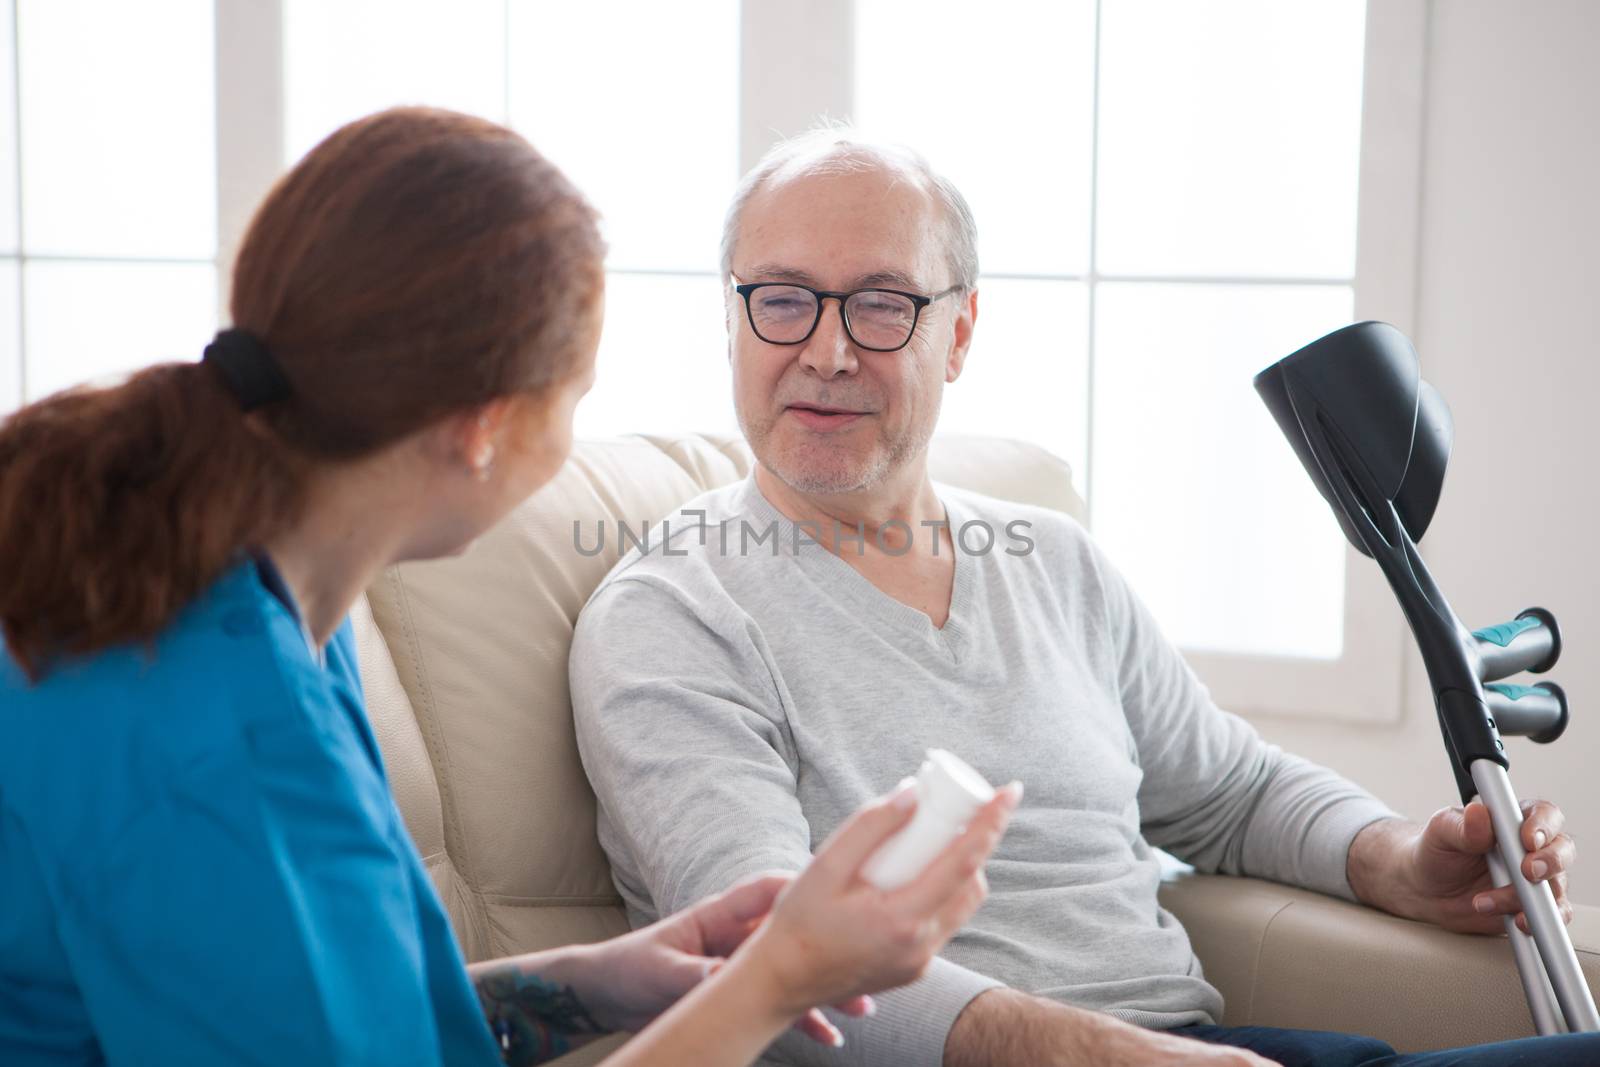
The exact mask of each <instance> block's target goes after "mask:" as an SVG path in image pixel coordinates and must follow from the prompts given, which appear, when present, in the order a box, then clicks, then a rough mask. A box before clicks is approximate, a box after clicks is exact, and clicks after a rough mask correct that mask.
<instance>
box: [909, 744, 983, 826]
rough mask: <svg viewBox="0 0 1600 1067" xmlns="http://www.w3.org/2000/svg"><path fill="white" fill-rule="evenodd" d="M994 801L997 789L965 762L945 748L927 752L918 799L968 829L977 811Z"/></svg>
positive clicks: (922, 768)
mask: <svg viewBox="0 0 1600 1067" xmlns="http://www.w3.org/2000/svg"><path fill="white" fill-rule="evenodd" d="M993 799H994V787H993V786H991V785H990V784H989V783H988V782H986V781H984V780H983V775H981V774H979V773H978V772H977V771H975V770H973V769H972V768H971V767H969V766H968V765H967V764H966V763H965V762H964V761H963V760H962V759H960V758H959V757H958V756H956V755H954V754H953V753H950V752H946V751H945V750H944V749H942V748H930V749H928V758H927V760H925V761H924V762H923V764H922V767H921V769H920V770H918V771H917V800H918V802H920V803H925V804H933V805H935V806H936V807H937V808H938V810H939V812H940V814H943V815H945V816H946V817H947V818H950V819H953V820H954V821H955V822H956V823H958V824H960V825H962V826H965V825H966V822H967V820H968V819H970V818H972V815H973V813H974V812H976V811H977V810H978V809H979V808H981V807H983V806H984V805H985V804H987V803H989V801H991V800H993Z"/></svg>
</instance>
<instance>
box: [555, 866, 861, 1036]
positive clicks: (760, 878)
mask: <svg viewBox="0 0 1600 1067" xmlns="http://www.w3.org/2000/svg"><path fill="white" fill-rule="evenodd" d="M794 877H795V876H794V875H792V874H787V873H772V874H763V875H756V876H755V877H753V878H749V879H746V880H745V881H742V882H740V883H738V884H736V885H735V886H733V887H732V888H731V889H728V890H727V891H725V892H722V893H719V894H717V895H716V896H714V897H709V898H707V899H706V900H703V901H701V902H700V903H699V904H696V905H694V906H693V907H690V908H686V909H684V910H683V911H680V912H678V913H677V914H676V915H673V916H670V917H669V918H666V919H662V920H661V921H660V922H657V923H654V924H652V925H650V926H646V927H642V928H640V929H638V930H635V931H634V932H633V933H631V934H624V935H623V936H621V937H617V938H613V939H612V940H610V941H606V942H602V943H601V944H597V945H593V946H590V947H589V949H588V951H589V953H590V960H589V966H588V967H587V968H585V970H586V972H587V973H586V976H585V977H586V978H587V980H586V981H584V983H583V984H584V988H585V996H584V1001H585V1003H586V1004H587V1005H588V1006H589V1009H590V1012H591V1014H592V1015H593V1016H594V1017H595V1018H596V1019H597V1020H598V1021H599V1022H600V1023H602V1024H603V1025H604V1026H605V1027H606V1028H607V1029H610V1030H626V1031H629V1032H637V1031H639V1030H642V1029H643V1028H644V1027H645V1025H646V1024H647V1023H649V1022H650V1020H651V1019H654V1018H655V1017H656V1016H657V1015H659V1014H660V1013H661V1012H663V1011H665V1010H667V1008H669V1007H671V1006H672V1005H673V1004H674V1003H675V1002H676V1001H677V1000H678V998H679V997H682V996H683V995H684V994H685V993H687V992H688V991H689V990H691V989H693V988H694V987H695V986H696V985H698V984H699V983H700V982H701V981H702V980H703V979H704V978H706V977H707V976H708V975H710V974H712V973H714V972H715V971H716V970H718V969H719V968H720V967H721V966H722V964H723V962H724V961H725V960H726V958H727V957H728V956H730V955H732V954H733V952H734V950H735V949H737V948H738V947H739V946H740V945H741V944H742V943H743V942H744V940H745V938H747V937H749V936H750V934H751V932H752V931H754V930H755V929H756V928H757V927H758V926H759V925H760V924H761V921H762V920H763V919H765V918H766V916H767V914H768V912H770V911H771V910H772V904H773V901H774V900H775V899H776V898H777V896H778V894H779V893H780V892H782V890H783V889H784V887H785V886H787V885H788V884H789V883H790V882H791V881H793V880H794ZM835 1006H836V1007H837V1008H838V1009H839V1010H840V1011H843V1012H844V1013H845V1014H847V1015H866V1014H869V1013H870V1012H871V1011H872V1002H871V1000H870V998H867V997H855V998H851V999H849V1000H845V1001H843V1002H841V1003H839V1004H837V1005H835ZM795 1028H796V1029H798V1030H800V1031H801V1032H803V1033H805V1034H807V1035H809V1036H810V1037H812V1038H814V1039H816V1040H817V1041H820V1042H822V1043H823V1044H827V1045H831V1044H834V1043H835V1042H836V1040H837V1034H838V1031H837V1030H836V1029H835V1028H834V1026H833V1024H831V1023H829V1022H828V1021H827V1019H826V1018H825V1017H824V1016H823V1014H822V1013H821V1012H820V1011H817V1010H815V1009H812V1010H810V1011H807V1012H806V1013H805V1014H804V1015H802V1016H801V1017H800V1019H799V1020H798V1021H797V1022H796V1023H795Z"/></svg>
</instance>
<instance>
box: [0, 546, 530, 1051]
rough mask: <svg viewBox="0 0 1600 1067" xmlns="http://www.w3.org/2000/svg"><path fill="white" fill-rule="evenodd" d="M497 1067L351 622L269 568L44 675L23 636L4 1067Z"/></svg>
mask: <svg viewBox="0 0 1600 1067" xmlns="http://www.w3.org/2000/svg"><path fill="white" fill-rule="evenodd" d="M104 1062H111V1063H160V1064H183V1063H229V1064H233V1063H239V1064H256V1063H259V1064H275V1065H282V1064H288V1065H292V1067H308V1065H311V1064H322V1063H339V1064H366V1063H372V1064H378V1063H382V1064H385V1065H386V1067H387V1065H394V1064H413V1063H417V1064H420V1063H429V1064H435V1063H448V1064H492V1063H498V1062H499V1057H498V1056H497V1055H496V1051H495V1047H494V1043H493V1041H492V1040H491V1038H490V1036H489V1029H488V1027H487V1025H486V1024H485V1022H484V1018H483V1013H482V1011H481V1009H480V1007H479V1003H478V1000H477V997H476V995H475V994H474V992H473V990H472V987H471V984H470V983H469V981H468V979H467V976H466V970H465V966H464V964H463V961H462V958H461V953H460V950H459V949H458V947H457V946H456V943H455V940H454V938H453V937H452V936H451V932H450V927H449V923H448V921H447V919H446V917H445V913H444V909H443V908H442V907H441V906H440V903H439V898H438V896H437V894H436V893H435V892H434V889H433V886H432V884H431V882H430V881H429V879H428V875H427V872H426V871H425V870H424V869H423V866H422V863H421V860H420V859H419V858H418V856H417V852H416V848H415V847H414V846H413V845H412V843H411V838H410V837H409V836H408V835H407V833H406V830H405V826H404V824H403V823H402V821H401V818H400V814H399V812H398V811H397V810H396V808H395V805H394V800H393V798H392V797H391V795H390V793H389V787H388V783H387V781H386V779H385V777H384V772H383V764H382V761H381V758H380V756H379V754H378V746H377V743H376V741H375V740H374V738H373V735H372V729H371V727H370V726H369V725H368V723H367V718H366V714H365V711H364V706H363V703H362V697H361V680H360V677H359V675H358V673H357V666H356V649H355V639H354V636H353V634H352V632H351V629H350V624H349V622H348V621H346V622H345V624H344V625H343V626H341V627H340V628H339V631H338V633H337V634H335V636H334V638H333V640H332V641H331V642H330V643H329V645H328V648H327V650H326V664H325V665H324V664H321V663H318V662H317V657H315V656H314V655H313V653H312V652H311V650H310V649H309V648H308V646H307V643H306V639H305V636H304V633H303V631H302V630H301V626H300V621H299V618H298V616H297V614H296V612H295V608H294V604H293V600H292V598H291V597H290V596H289V594H288V592H287V590H286V589H285V588H284V587H283V584H282V582H281V580H280V579H279V578H278V577H277V573H276V571H275V570H273V569H272V567H271V565H270V564H269V563H266V562H265V561H262V562H247V563H242V564H240V565H239V566H237V567H235V568H234V569H232V570H231V571H229V572H228V573H227V574H225V575H224V576H223V577H222V578H221V579H220V580H219V581H217V582H216V583H215V584H214V585H213V586H212V587H211V588H210V589H209V590H208V591H207V592H206V593H205V594H204V595H202V596H201V597H200V598H199V599H198V600H197V601H196V602H195V603H193V604H191V605H190V606H189V607H188V608H186V609H185V610H184V611H183V613H182V614H181V615H180V616H179V617H178V618H177V619H176V620H175V621H174V622H173V623H172V624H171V625H170V626H169V627H168V628H167V629H166V631H165V632H163V633H162V634H161V635H160V636H159V638H158V639H157V641H156V643H155V645H154V651H153V654H152V652H151V650H150V649H148V648H119V649H112V650H109V651H105V652H102V653H99V654H97V655H94V656H91V657H87V658H83V659H79V660H74V661H70V662H68V663H66V664H64V665H62V666H60V667H58V668H56V669H55V670H54V671H52V672H51V673H50V674H48V675H47V676H46V677H45V679H44V680H43V681H42V682H41V683H40V684H39V685H37V686H30V685H29V684H28V682H27V680H26V678H25V677H24V676H23V674H22V672H21V670H20V669H19V668H18V667H17V665H16V663H15V661H14V660H12V659H11V657H10V655H9V654H6V653H4V650H3V647H0V1064H5V1065H7V1067H21V1065H23V1064H35V1063H48V1064H60V1063H104Z"/></svg>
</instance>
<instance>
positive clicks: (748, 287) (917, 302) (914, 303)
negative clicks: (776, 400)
mask: <svg viewBox="0 0 1600 1067" xmlns="http://www.w3.org/2000/svg"><path fill="white" fill-rule="evenodd" d="M780 287H781V288H784V289H804V290H805V291H806V292H808V293H810V294H811V295H812V296H813V297H815V298H816V301H817V316H816V318H814V319H812V320H811V328H810V329H809V330H807V331H806V332H805V336H803V337H800V338H798V339H797V340H794V341H769V340H767V339H766V338H765V337H762V336H761V328H760V327H759V326H757V325H756V317H755V312H754V311H752V310H751V309H750V294H751V293H753V292H755V291H756V290H757V289H776V288H780ZM965 288H966V286H963V285H952V286H951V287H950V288H948V289H945V290H943V291H941V292H937V293H934V294H933V295H932V296H923V295H922V294H921V293H908V292H906V291H905V290H904V289H885V288H883V287H882V286H876V285H869V286H867V287H865V288H862V289H851V290H850V291H849V292H844V293H836V292H831V291H829V290H827V289H813V288H811V286H809V285H801V284H800V283H799V282H745V283H743V284H741V285H735V286H734V287H733V291H734V292H736V293H738V294H739V295H740V296H741V297H743V298H744V317H745V318H746V319H747V320H749V323H750V329H751V330H752V331H753V332H754V333H755V335H756V338H757V339H758V340H760V341H762V342H763V343H765V344H769V345H803V344H805V343H806V342H807V341H809V340H811V335H812V334H814V333H816V332H817V326H818V324H820V323H821V322H822V302H823V301H824V300H827V299H829V298H832V299H834V300H837V301H839V321H841V322H843V323H844V332H845V334H846V336H848V337H849V338H850V343H851V344H853V345H855V346H856V347H857V348H860V349H864V350H866V351H868V352H898V351H900V350H901V349H902V348H904V347H905V346H906V345H908V344H910V343H911V339H912V338H913V337H915V336H916V334H917V323H919V322H921V321H922V309H923V308H925V307H927V306H928V305H929V304H931V303H933V302H934V301H935V300H942V299H944V298H945V297H947V296H949V295H950V294H951V293H959V292H961V291H962V290H963V289H965ZM857 293H891V294H893V295H894V296H903V297H905V298H906V299H907V300H909V301H911V307H912V312H911V328H910V329H909V330H907V331H906V339H905V340H904V341H901V342H900V343H899V344H897V345H895V346H894V347H893V348H877V347H875V346H873V345H865V344H862V343H861V341H860V339H859V338H857V337H856V332H855V331H854V330H852V329H851V328H850V316H849V315H848V314H846V312H845V310H844V307H845V302H846V301H847V300H849V299H850V298H851V297H852V296H855V295H856V294H857Z"/></svg>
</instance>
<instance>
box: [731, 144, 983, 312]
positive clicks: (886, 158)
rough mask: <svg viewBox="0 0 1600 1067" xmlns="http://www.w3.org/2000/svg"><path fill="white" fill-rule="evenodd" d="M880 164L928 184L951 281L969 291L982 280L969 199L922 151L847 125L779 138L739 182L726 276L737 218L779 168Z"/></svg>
mask: <svg viewBox="0 0 1600 1067" xmlns="http://www.w3.org/2000/svg"><path fill="white" fill-rule="evenodd" d="M877 168H882V169H887V170H895V171H901V172H905V173H909V174H912V175H914V176H915V177H916V178H918V179H919V180H921V181H922V182H924V183H925V184H926V185H927V189H928V192H929V194H930V195H931V196H932V197H933V199H934V203H935V204H937V205H938V207H939V210H940V212H941V213H942V214H943V216H944V221H945V241H944V244H945V259H946V261H947V262H948V264H949V266H950V284H952V285H956V286H960V287H961V289H962V290H964V291H969V292H970V291H971V290H972V289H974V288H976V287H977V284H978V226H977V223H976V222H974V221H973V218H972V209H971V208H970V207H968V206H967V200H966V197H964V196H962V195H961V191H960V190H959V189H957V188H956V187H955V186H954V185H952V184H951V183H950V180H949V179H948V178H946V177H945V176H944V175H942V174H939V173H938V172H937V171H935V170H934V169H933V168H932V167H931V166H929V165H928V161H927V160H926V159H924V158H923V157H922V154H921V153H919V152H916V151H914V150H912V149H910V148H907V147H905V146H904V145H897V144H888V143H884V142H880V141H875V140H871V139H869V138H866V137H863V136H861V135H860V134H859V133H857V132H856V131H855V130H854V129H852V128H851V127H849V126H844V125H827V126H821V127H818V128H816V129H813V130H809V131H807V132H806V133H803V134H800V135H799V136H798V137H791V138H789V139H788V140H785V141H779V142H778V143H777V144H775V145H773V146H772V147H771V148H769V149H767V154H766V155H764V156H762V157H761V160H760V162H758V163H757V164H756V165H755V166H754V167H752V168H750V173H748V174H746V175H745V176H744V177H743V178H742V179H740V181H739V187H738V188H737V189H735V190H734V193H733V202H732V203H731V204H729V205H728V214H727V217H726V218H725V219H724V220H723V223H722V277H723V280H724V281H726V280H727V279H728V277H729V276H730V275H732V274H733V246H734V244H735V242H737V241H738V239H739V219H740V216H742V215H743V214H744V209H745V207H746V206H747V205H748V204H749V203H750V199H751V197H753V196H755V195H756V194H757V193H759V192H760V191H761V190H762V189H763V188H765V187H766V185H767V183H768V182H769V181H771V180H772V178H773V176H774V175H776V174H777V173H778V172H779V171H786V170H787V171H793V172H794V173H795V174H848V173H852V172H856V171H863V170H873V169H877Z"/></svg>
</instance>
